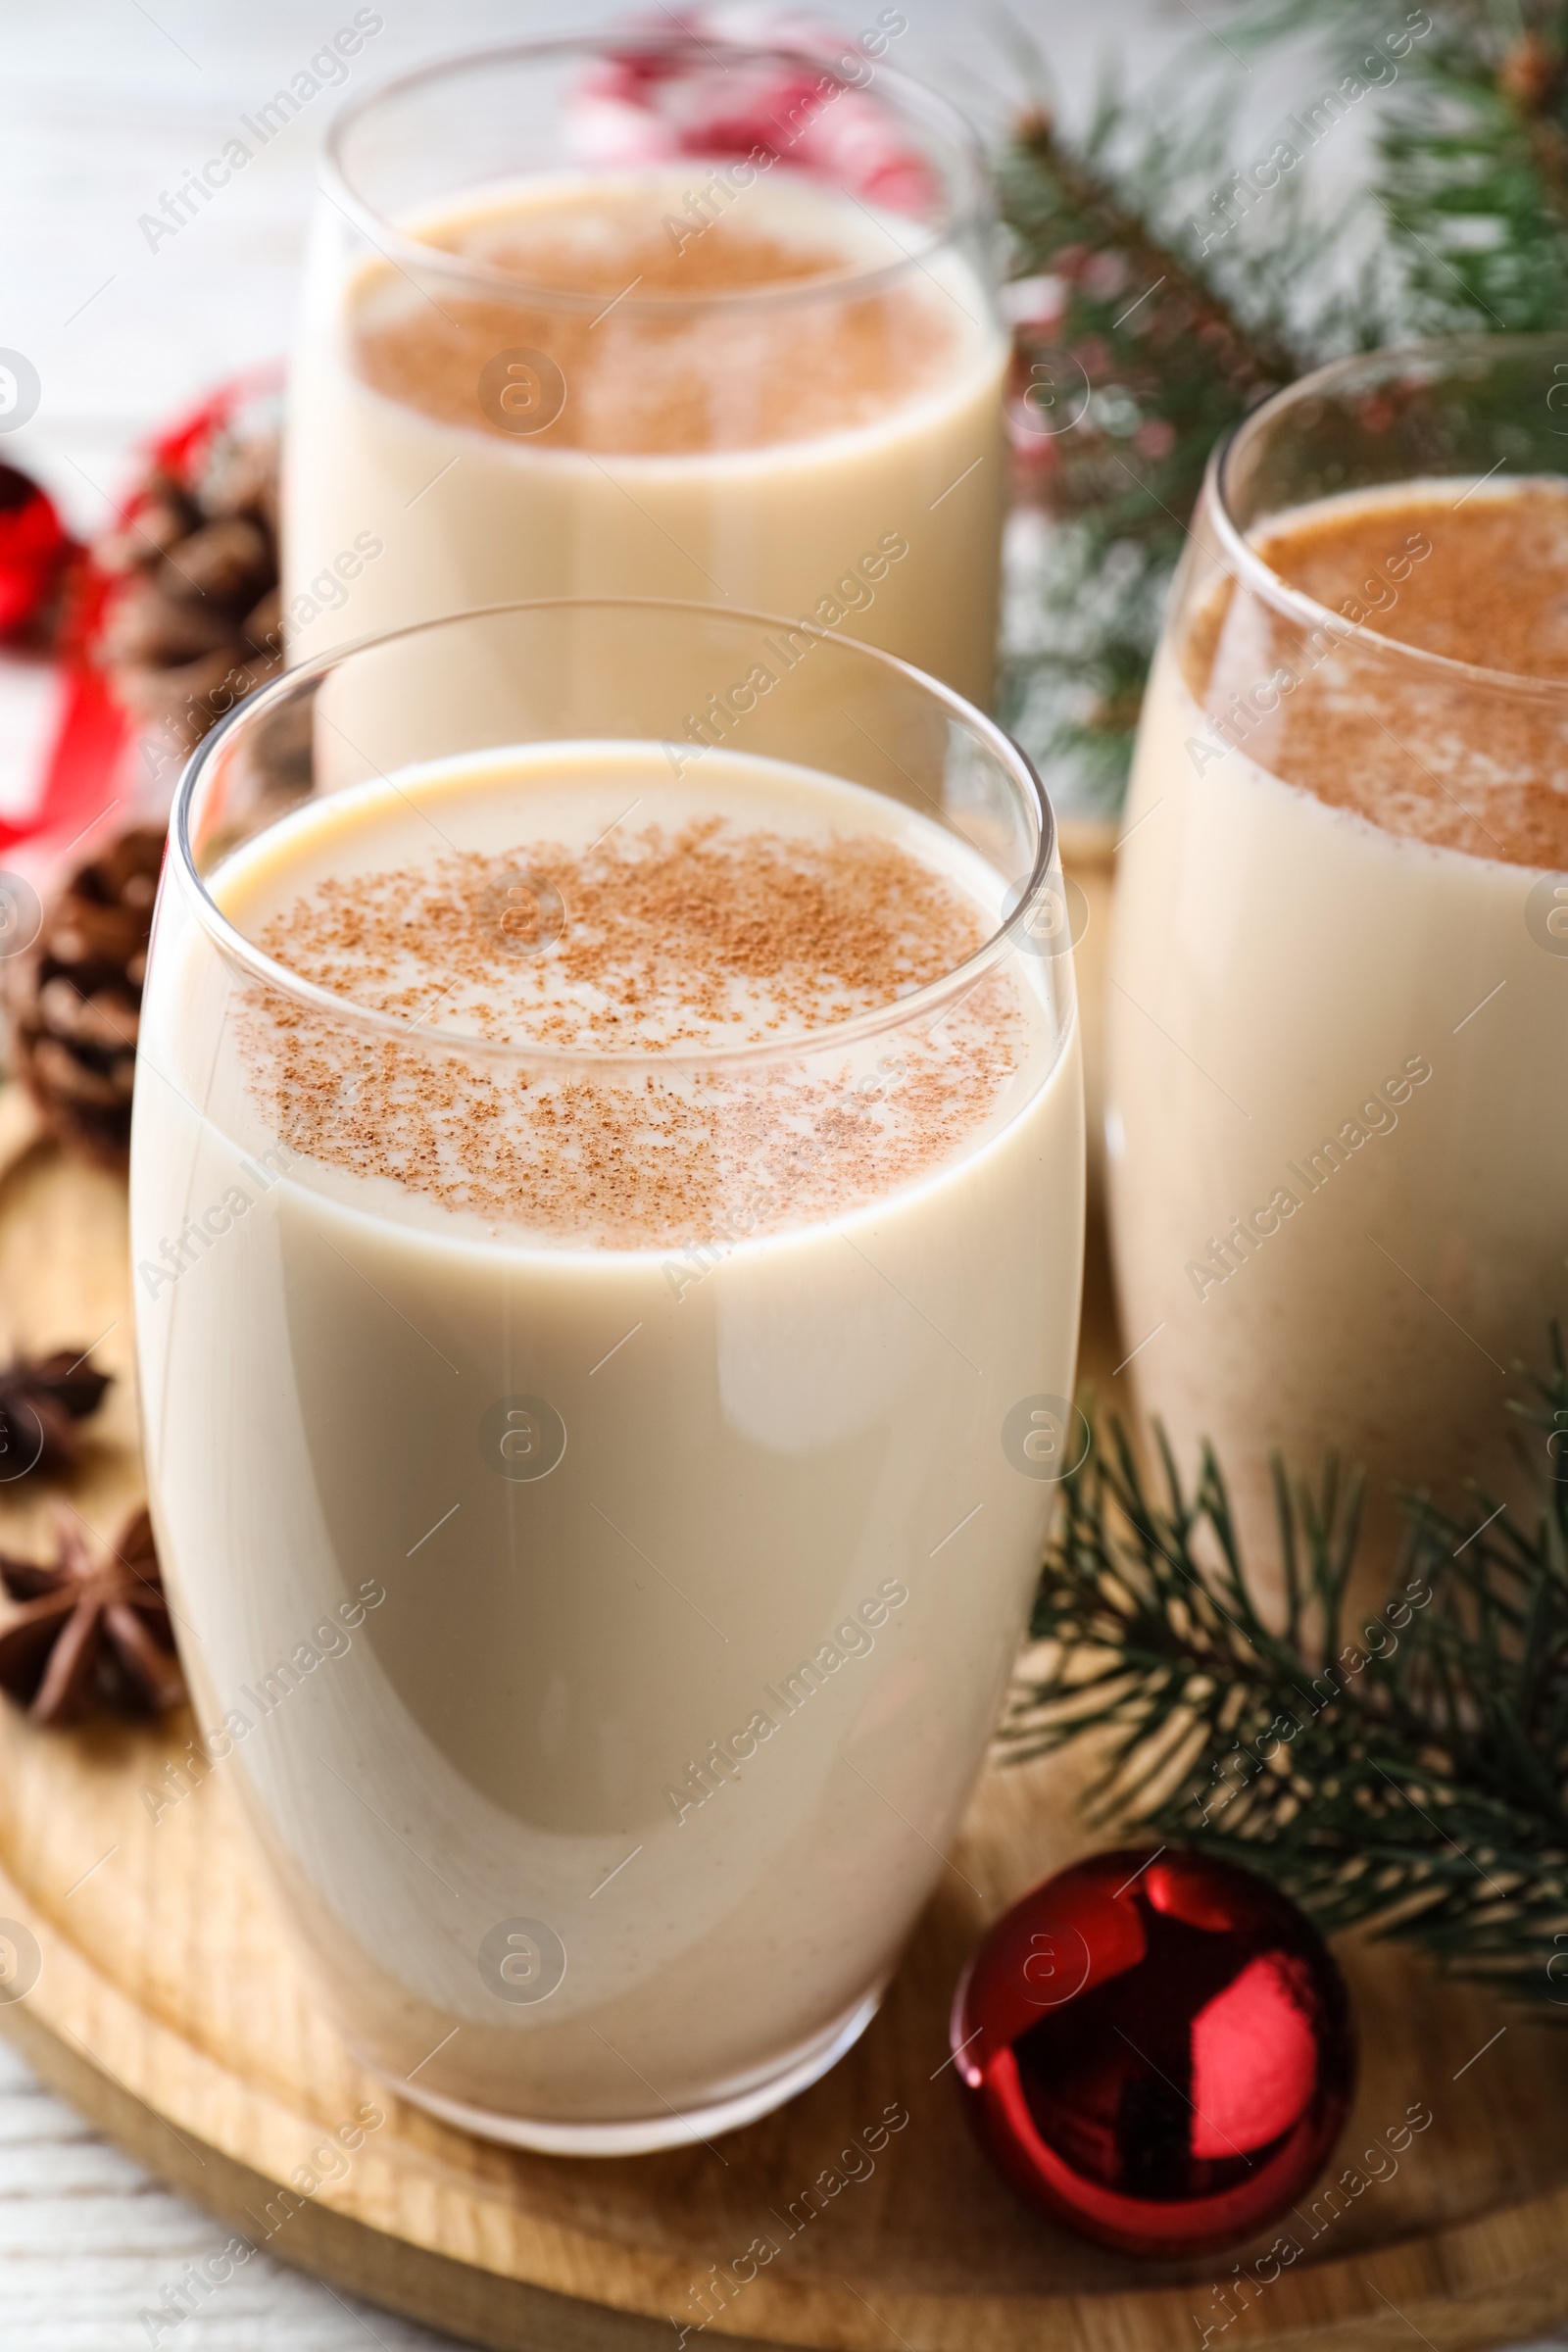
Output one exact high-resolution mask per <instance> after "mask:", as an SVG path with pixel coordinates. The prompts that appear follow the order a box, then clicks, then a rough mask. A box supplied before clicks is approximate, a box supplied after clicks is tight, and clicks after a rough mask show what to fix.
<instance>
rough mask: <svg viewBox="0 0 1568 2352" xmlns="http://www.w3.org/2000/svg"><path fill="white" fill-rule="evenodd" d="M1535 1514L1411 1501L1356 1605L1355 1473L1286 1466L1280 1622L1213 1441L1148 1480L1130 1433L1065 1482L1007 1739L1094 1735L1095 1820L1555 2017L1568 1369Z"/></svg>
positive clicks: (1559, 1990) (1562, 1996)
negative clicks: (1192, 1488) (1360, 1607)
mask: <svg viewBox="0 0 1568 2352" xmlns="http://www.w3.org/2000/svg"><path fill="white" fill-rule="evenodd" d="M1513 1409H1514V1410H1515V1411H1516V1412H1518V1413H1519V1415H1520V1416H1521V1439H1523V1433H1524V1432H1529V1433H1530V1442H1529V1443H1528V1444H1525V1443H1523V1442H1521V1445H1520V1451H1521V1455H1522V1458H1524V1459H1525V1460H1526V1461H1527V1463H1531V1464H1533V1466H1534V1470H1535V1474H1536V1485H1537V1488H1538V1491H1539V1495H1540V1507H1539V1513H1538V1515H1537V1517H1536V1520H1535V1524H1534V1526H1533V1528H1530V1529H1526V1528H1525V1527H1523V1526H1522V1525H1521V1524H1520V1513H1519V1511H1518V1509H1517V1508H1514V1509H1511V1510H1500V1509H1499V1506H1498V1504H1497V1502H1496V1500H1495V1497H1494V1496H1492V1495H1488V1494H1486V1493H1484V1492H1483V1491H1482V1490H1481V1489H1480V1488H1479V1487H1472V1489H1471V1494H1472V1501H1473V1509H1472V1511H1471V1512H1470V1513H1469V1514H1468V1515H1460V1516H1453V1515H1450V1514H1449V1513H1447V1512H1446V1511H1444V1510H1442V1509H1440V1508H1439V1507H1438V1506H1437V1505H1436V1504H1435V1503H1434V1502H1433V1501H1432V1500H1431V1499H1430V1498H1429V1497H1427V1496H1425V1495H1412V1496H1409V1497H1407V1499H1406V1532H1405V1542H1404V1548H1403V1552H1402V1555H1401V1558H1400V1562H1399V1565H1398V1569H1397V1574H1396V1578H1395V1582H1394V1584H1393V1586H1392V1588H1391V1591H1390V1593H1389V1597H1388V1599H1387V1600H1386V1602H1385V1603H1384V1605H1383V1607H1382V1608H1381V1609H1379V1610H1377V1611H1375V1612H1367V1613H1364V1614H1363V1613H1361V1612H1359V1611H1358V1612H1357V1613H1356V1614H1355V1616H1354V1617H1353V1618H1350V1617H1348V1615H1347V1610H1348V1589H1349V1579H1350V1571H1351V1565H1352V1561H1353V1557H1354V1550H1355V1542H1356V1528H1357V1519H1358V1514H1359V1505H1360V1495H1361V1487H1360V1481H1359V1478H1358V1477H1356V1476H1353V1475H1352V1476H1351V1477H1349V1478H1344V1477H1342V1476H1341V1474H1340V1471H1339V1468H1338V1466H1337V1465H1336V1464H1335V1463H1334V1462H1332V1461H1330V1462H1329V1463H1328V1464H1327V1465H1326V1466H1325V1469H1324V1472H1323V1476H1322V1479H1321V1482H1320V1484H1319V1487H1318V1489H1317V1491H1316V1492H1315V1493H1313V1492H1311V1491H1309V1490H1308V1489H1307V1488H1306V1487H1305V1486H1296V1487H1294V1488H1293V1487H1292V1486H1291V1484H1290V1483H1289V1481H1288V1480H1287V1478H1286V1475H1285V1472H1284V1470H1283V1468H1282V1467H1280V1466H1279V1465H1277V1464H1276V1466H1275V1491H1276V1498H1277V1504H1278V1517H1279V1535H1280V1547H1281V1552H1280V1558H1281V1572H1282V1583H1283V1590H1284V1600H1283V1611H1282V1616H1281V1618H1280V1620H1279V1621H1278V1622H1275V1621H1273V1620H1271V1619H1270V1618H1269V1617H1268V1616H1266V1615H1265V1614H1264V1612H1263V1610H1262V1608H1261V1607H1260V1605H1259V1603H1258V1601H1257V1599H1256V1597H1255V1596H1254V1593H1253V1592H1252V1588H1251V1586H1250V1582H1249V1579H1248V1575H1247V1572H1246V1569H1245V1567H1244V1564H1243V1562H1242V1559H1241V1555H1240V1551H1239V1548H1238V1544H1237V1539H1236V1533H1235V1529H1234V1525H1233V1523H1232V1519H1231V1512H1230V1505H1229V1501H1228V1498H1227V1495H1226V1490H1225V1483H1224V1480H1223V1477H1222V1475H1221V1472H1220V1469H1219V1465H1218V1464H1217V1462H1216V1461H1215V1459H1214V1457H1213V1454H1212V1453H1211V1452H1209V1451H1207V1450H1206V1449H1205V1452H1204V1455H1203V1459H1202V1464H1201V1471H1200V1475H1199V1480H1198V1486H1197V1490H1196V1493H1195V1494H1194V1495H1192V1496H1191V1497H1189V1496H1188V1495H1187V1494H1186V1493H1185V1492H1184V1489H1183V1486H1182V1482H1181V1479H1180V1477H1179V1475H1178V1472H1177V1468H1176V1464H1175V1462H1174V1460H1173V1458H1172V1456H1171V1453H1170V1449H1169V1447H1168V1446H1167V1445H1166V1443H1165V1440H1164V1437H1163V1434H1162V1433H1160V1432H1158V1431H1156V1433H1155V1435H1156V1442H1157V1446H1158V1452H1159V1465H1160V1477H1159V1491H1158V1492H1151V1490H1150V1487H1149V1486H1148V1484H1147V1483H1146V1481H1145V1479H1144V1477H1143V1475H1142V1473H1141V1471H1140V1469H1139V1465H1138V1462H1137V1460H1136V1458H1135V1455H1134V1452H1133V1448H1132V1446H1131V1443H1130V1441H1129V1439H1128V1437H1127V1434H1126V1432H1125V1430H1124V1429H1122V1427H1121V1426H1120V1425H1119V1424H1118V1423H1116V1422H1114V1421H1113V1422H1112V1423H1111V1424H1110V1426H1109V1434H1108V1444H1107V1443H1102V1442H1101V1440H1100V1438H1099V1436H1098V1435H1097V1441H1096V1444H1095V1445H1094V1446H1093V1447H1092V1448H1091V1451H1090V1454H1089V1456H1088V1458H1087V1460H1086V1461H1085V1463H1084V1464H1083V1466H1082V1467H1081V1468H1080V1469H1079V1470H1078V1471H1077V1472H1075V1473H1074V1475H1073V1476H1072V1477H1071V1478H1070V1479H1069V1480H1068V1481H1066V1482H1065V1484H1066V1493H1065V1498H1064V1510H1063V1515H1062V1524H1061V1527H1060V1529H1059V1532H1058V1533H1057V1535H1056V1537H1055V1539H1054V1542H1053V1544H1052V1546H1051V1550H1050V1553H1049V1556H1048V1558H1047V1561H1046V1566H1045V1571H1044V1574H1043V1577H1042V1580H1041V1586H1040V1592H1039V1596H1038V1599H1037V1602H1036V1607H1035V1615H1034V1624H1033V1632H1034V1634H1035V1635H1036V1637H1037V1638H1039V1639H1041V1640H1044V1641H1048V1642H1052V1643H1054V1645H1055V1646H1054V1654H1053V1656H1052V1657H1051V1660H1050V1662H1049V1663H1048V1665H1047V1666H1046V1668H1045V1670H1044V1671H1043V1672H1042V1673H1040V1675H1039V1676H1038V1678H1037V1679H1035V1680H1034V1681H1033V1682H1032V1683H1031V1684H1030V1685H1029V1686H1028V1687H1026V1688H1023V1689H1021V1690H1020V1691H1019V1693H1018V1695H1017V1699H1016V1702H1015V1704H1014V1706H1013V1708H1012V1710H1011V1712H1010V1715H1009V1718H1008V1721H1007V1723H1006V1724H1005V1729H1004V1734H1003V1737H1004V1740H1005V1742H1006V1743H1007V1745H1008V1746H1009V1747H1010V1749H1011V1751H1012V1753H1013V1756H1014V1758H1015V1759H1016V1760H1022V1759H1024V1758H1026V1757H1030V1756H1038V1755H1042V1754H1048V1753H1050V1752H1052V1751H1053V1750H1054V1749H1057V1748H1060V1747H1062V1746H1064V1745H1066V1744H1067V1743H1068V1742H1070V1741H1072V1740H1078V1739H1080V1738H1082V1737H1084V1736H1085V1735H1087V1734H1094V1735H1096V1736H1097V1738H1098V1740H1099V1742H1100V1743H1101V1745H1102V1748H1103V1761H1102V1764H1101V1769H1100V1771H1099V1774H1098V1777H1097V1779H1096V1780H1095V1782H1094V1784H1093V1786H1092V1788H1091V1790H1090V1793H1089V1797H1088V1800H1087V1802H1088V1806H1089V1811H1090V1814H1091V1817H1092V1818H1093V1819H1094V1820H1095V1821H1097V1822H1098V1823H1100V1824H1102V1825H1104V1826H1108V1825H1110V1824H1113V1823H1114V1824H1116V1825H1117V1826H1118V1827H1126V1826H1128V1825H1130V1824H1133V1823H1136V1824H1138V1825H1139V1827H1140V1830H1141V1831H1142V1832H1146V1833H1152V1835H1153V1836H1155V1837H1156V1838H1168V1839H1170V1840H1172V1841H1175V1840H1180V1841H1182V1842H1185V1843H1187V1844H1190V1845H1194V1846H1198V1847H1201V1848H1205V1849H1207V1850H1209V1851H1211V1852H1216V1853H1223V1854H1228V1855H1230V1856H1232V1857H1234V1858H1236V1859H1239V1860H1242V1861H1245V1862H1248V1863H1250V1865H1251V1866H1252V1867H1253V1868H1255V1869H1258V1870H1261V1871H1263V1872H1265V1873H1266V1874H1267V1875H1268V1876H1269V1877H1271V1878H1273V1879H1275V1880H1277V1881H1278V1882H1279V1883H1280V1884H1281V1885H1282V1886H1284V1887H1286V1888H1287V1889H1288V1891H1289V1892H1291V1893H1292V1894H1293V1895H1295V1896H1296V1898H1297V1899H1298V1900H1299V1901H1300V1902H1301V1903H1303V1904H1304V1905H1305V1906H1306V1907H1307V1908H1308V1909H1309V1910H1310V1911H1311V1912H1312V1913H1313V1914H1314V1915H1315V1916H1316V1918H1317V1920H1318V1922H1319V1924H1320V1925H1321V1926H1323V1927H1324V1928H1325V1929H1329V1930H1333V1929H1339V1928H1346V1927H1349V1926H1351V1925H1353V1924H1356V1923H1369V1924H1370V1925H1371V1927H1372V1929H1373V1931H1374V1933H1376V1934H1378V1935H1381V1936H1392V1937H1395V1938H1397V1939H1399V1940H1401V1941H1404V1942H1407V1943H1413V1944H1417V1945H1419V1946H1420V1947H1421V1948H1422V1949H1423V1950H1425V1951H1426V1952H1428V1953H1429V1954H1430V1955H1431V1956H1432V1957H1433V1958H1434V1959H1435V1960H1436V1961H1437V1962H1438V1963H1439V1964H1440V1966H1442V1967H1444V1968H1446V1969H1448V1970H1450V1971H1452V1972H1453V1973H1455V1974H1458V1975H1462V1976H1466V1977H1478V1978H1484V1979H1486V1980H1487V1981H1488V1982H1491V1983H1494V1984H1496V1985H1500V1986H1501V1987H1502V1988H1503V1989H1505V1990H1507V1991H1509V1992H1511V1993H1513V1994H1515V1995H1517V1996H1519V1997H1521V1998H1524V1999H1527V2000H1529V2001H1531V2002H1532V2003H1533V2004H1534V2005H1535V2006H1537V2007H1538V2008H1539V2010H1540V2013H1541V2014H1542V2015H1543V2016H1544V2017H1550V2016H1552V2015H1554V2014H1558V2013H1561V2014H1564V2015H1568V1794H1565V1792H1568V1462H1564V1461H1560V1460H1559V1459H1558V1458H1557V1457H1558V1456H1559V1454H1560V1453H1561V1451H1562V1450H1563V1448H1564V1447H1568V1365H1565V1361H1564V1355H1563V1348H1562V1341H1561V1336H1560V1334H1559V1333H1558V1331H1557V1330H1556V1329H1555V1327H1554V1328H1553V1330H1552V1334H1551V1350H1550V1363H1549V1368H1548V1370H1547V1371H1546V1373H1545V1374H1544V1376H1542V1377H1532V1378H1530V1379H1529V1389H1528V1394H1527V1397H1526V1398H1525V1400H1524V1401H1523V1402H1522V1403H1520V1404H1517V1405H1515V1406H1514V1408H1513Z"/></svg>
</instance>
